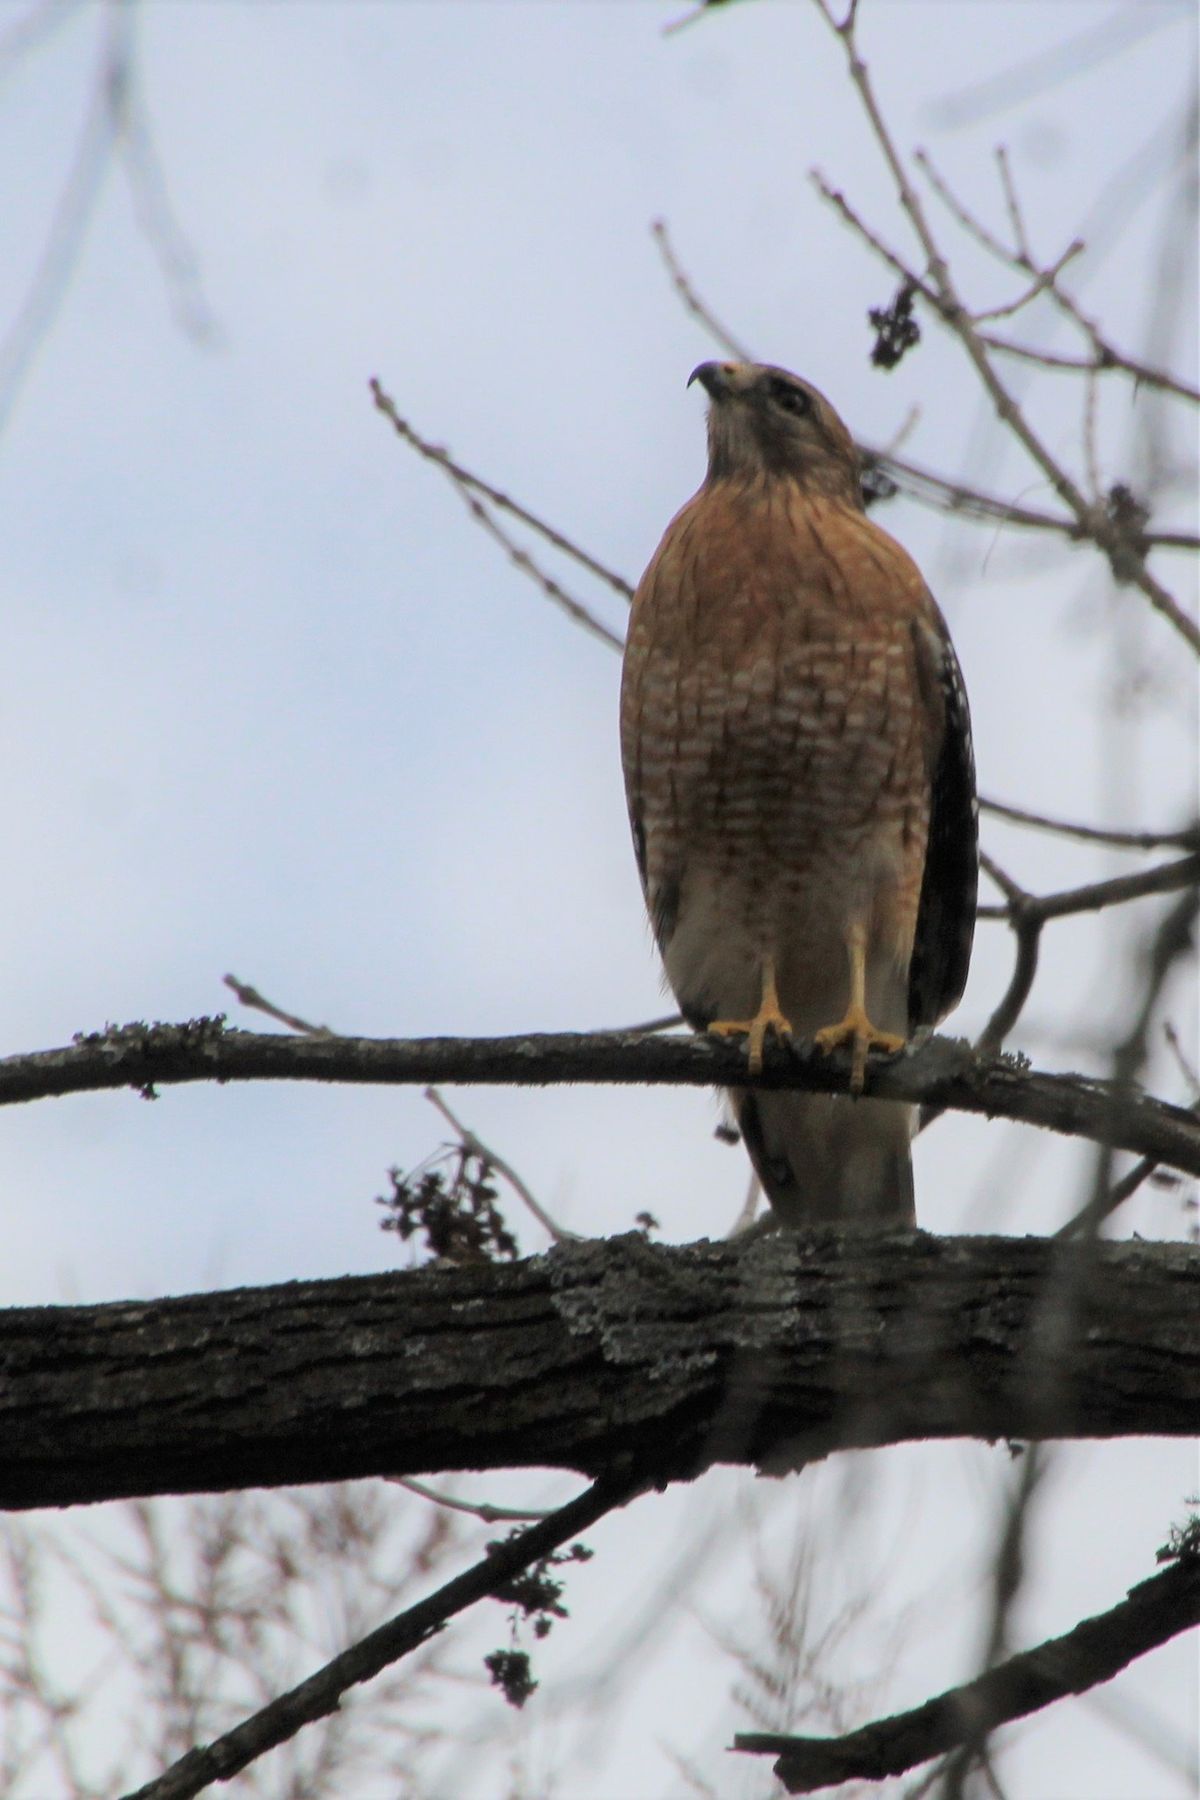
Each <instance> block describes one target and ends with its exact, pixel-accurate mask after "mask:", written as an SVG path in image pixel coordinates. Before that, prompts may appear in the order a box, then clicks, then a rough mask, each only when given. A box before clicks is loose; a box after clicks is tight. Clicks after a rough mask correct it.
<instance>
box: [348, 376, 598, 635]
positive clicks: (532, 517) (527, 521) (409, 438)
mask: <svg viewBox="0 0 1200 1800" xmlns="http://www.w3.org/2000/svg"><path fill="white" fill-rule="evenodd" d="M370 389H371V397H372V399H373V400H374V402H375V405H376V407H377V409H378V410H379V411H380V412H381V413H382V414H383V416H384V418H385V419H388V420H389V421H390V422H391V425H392V427H393V429H394V430H395V432H396V434H397V436H399V437H402V438H403V439H404V441H405V443H406V444H410V445H411V446H412V448H413V449H414V450H415V451H417V453H418V455H420V456H423V457H425V458H426V460H427V461H429V462H432V463H436V464H437V466H438V468H439V469H441V470H442V471H443V473H444V474H445V475H447V476H448V477H449V479H450V480H451V481H452V482H453V483H454V484H455V486H456V487H460V488H465V489H466V490H468V491H469V492H471V493H474V494H477V495H481V496H482V497H483V499H485V500H486V501H487V502H488V503H489V505H491V506H494V507H496V508H498V509H499V511H501V512H506V513H511V515H512V517H513V518H514V519H519V520H520V522H521V524H522V525H528V526H529V528H530V530H531V531H536V532H537V533H538V535H539V537H543V538H545V540H546V542H547V543H548V544H552V545H553V546H554V548H555V549H556V550H561V551H562V553H563V555H564V556H569V557H571V558H572V559H573V560H574V561H575V562H577V563H579V564H580V565H581V566H582V567H583V568H585V569H586V570H587V571H588V573H589V574H591V575H595V576H598V577H599V579H600V580H601V581H604V582H607V583H608V585H609V587H610V588H612V590H613V592H614V593H617V594H620V595H621V596H622V598H623V599H626V600H629V599H631V598H632V596H633V589H632V587H631V586H630V584H629V583H628V582H627V581H626V580H625V578H624V576H622V575H618V574H617V572H616V570H615V569H610V568H608V567H607V565H606V564H604V563H602V562H601V561H600V560H599V558H598V557H595V556H592V555H591V553H590V552H589V551H587V550H584V549H581V547H580V546H579V545H578V544H576V543H574V542H573V541H572V540H571V539H570V538H569V537H567V536H565V534H564V533H563V532H561V531H557V530H556V529H555V527H554V526H553V525H548V524H547V523H546V521H545V519H542V518H539V517H538V515H537V514H536V513H533V512H530V510H529V508H528V507H526V506H522V505H521V504H520V503H519V502H518V501H516V500H513V499H511V498H510V496H509V495H508V494H504V493H501V491H500V489H499V488H495V487H493V486H492V485H491V483H490V482H487V481H484V480H483V479H482V477H481V476H479V475H475V474H473V473H472V471H471V470H470V469H468V468H465V467H464V466H463V464H462V463H460V462H456V461H455V459H454V458H453V457H452V456H451V455H450V453H449V452H448V451H447V450H444V449H443V448H442V446H441V445H440V444H433V443H430V442H429V440H428V439H427V438H423V437H421V436H420V434H419V433H418V432H417V431H416V430H415V429H414V428H413V426H412V425H410V424H409V422H408V420H407V419H405V418H402V417H401V415H400V413H399V412H398V411H397V409H396V403H395V401H394V400H392V399H391V398H390V396H389V395H388V394H387V393H386V392H385V390H384V388H383V386H382V385H381V383H380V382H379V381H378V380H377V379H375V378H374V377H373V378H372V380H371V382H370Z"/></svg>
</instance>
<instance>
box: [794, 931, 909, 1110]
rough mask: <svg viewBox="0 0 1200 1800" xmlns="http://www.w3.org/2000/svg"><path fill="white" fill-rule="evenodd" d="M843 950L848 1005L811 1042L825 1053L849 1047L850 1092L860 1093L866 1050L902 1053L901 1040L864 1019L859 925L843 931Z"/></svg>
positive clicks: (864, 944) (862, 937)
mask: <svg viewBox="0 0 1200 1800" xmlns="http://www.w3.org/2000/svg"><path fill="white" fill-rule="evenodd" d="M846 949H847V951H848V952H849V956H850V1004H849V1006H848V1007H847V1008H846V1016H845V1018H844V1019H842V1020H841V1022H840V1023H839V1024H837V1025H826V1026H825V1028H824V1030H822V1031H818V1032H816V1033H815V1034H814V1037H813V1042H814V1044H815V1045H816V1046H817V1049H818V1050H823V1051H824V1052H825V1053H826V1054H828V1053H829V1051H830V1050H840V1049H841V1048H842V1046H843V1045H844V1044H849V1045H850V1047H851V1062H850V1092H851V1093H852V1094H861V1093H862V1091H863V1081H864V1079H865V1077H866V1072H867V1052H868V1050H886V1051H888V1052H894V1051H896V1050H903V1048H904V1039H903V1038H902V1037H897V1036H896V1034H895V1032H893V1031H880V1030H879V1029H878V1028H877V1027H876V1026H874V1025H872V1023H871V1021H870V1019H869V1018H868V1017H867V934H866V930H865V928H864V927H863V926H862V925H860V924H854V925H851V926H850V927H849V929H848V931H847V932H846Z"/></svg>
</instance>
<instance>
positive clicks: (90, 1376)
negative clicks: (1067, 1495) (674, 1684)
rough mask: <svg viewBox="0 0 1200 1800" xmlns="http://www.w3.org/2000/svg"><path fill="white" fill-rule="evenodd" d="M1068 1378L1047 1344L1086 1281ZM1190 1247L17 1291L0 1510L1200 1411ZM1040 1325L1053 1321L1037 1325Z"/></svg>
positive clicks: (588, 1256) (930, 1242) (718, 1455)
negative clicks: (166, 1289) (162, 1291)
mask: <svg viewBox="0 0 1200 1800" xmlns="http://www.w3.org/2000/svg"><path fill="white" fill-rule="evenodd" d="M1085 1255H1086V1256H1087V1257H1089V1258H1090V1259H1091V1260H1090V1261H1089V1262H1088V1266H1087V1269H1086V1278H1085V1279H1084V1280H1083V1281H1082V1283H1081V1284H1080V1293H1079V1296H1078V1311H1077V1314H1076V1315H1074V1329H1073V1331H1072V1333H1071V1337H1070V1341H1069V1342H1067V1343H1066V1344H1064V1346H1063V1348H1062V1352H1061V1355H1058V1356H1057V1357H1056V1367H1055V1369H1054V1371H1053V1384H1054V1385H1053V1392H1052V1393H1050V1392H1049V1390H1048V1389H1047V1385H1046V1381H1045V1380H1043V1379H1042V1373H1041V1372H1042V1370H1043V1368H1044V1360H1043V1359H1041V1358H1039V1357H1038V1356H1037V1355H1036V1354H1034V1352H1035V1351H1036V1348H1037V1343H1036V1342H1035V1334H1036V1333H1037V1332H1038V1331H1039V1330H1040V1329H1041V1326H1040V1321H1041V1320H1042V1319H1043V1317H1044V1312H1045V1307H1046V1304H1047V1297H1048V1296H1053V1295H1055V1294H1057V1293H1058V1292H1059V1291H1061V1290H1062V1289H1064V1287H1066V1288H1070V1287H1071V1286H1072V1285H1073V1272H1074V1271H1075V1270H1076V1268H1077V1267H1078V1266H1079V1265H1080V1263H1081V1259H1082V1258H1083V1257H1084V1256H1085ZM1198 1273H1200V1252H1197V1250H1196V1249H1195V1248H1194V1247H1193V1246H1191V1245H1187V1244H1166V1243H1160V1244H1147V1243H1140V1242H1134V1243H1119V1244H1118V1243H1101V1244H1097V1245H1088V1246H1079V1245H1076V1244H1068V1243H1058V1244H1054V1243H1048V1242H1046V1241H1045V1240H1042V1239H1036V1238H950V1239H940V1238H934V1237H929V1236H927V1235H926V1234H924V1233H920V1232H908V1231H902V1232H891V1233H889V1232H862V1231H857V1232H856V1231H854V1230H852V1229H847V1230H842V1231H839V1230H836V1229H832V1228H831V1229H827V1230H823V1231H820V1232H815V1231H814V1232H811V1233H806V1234H804V1235H803V1236H799V1235H790V1234H789V1235H784V1234H782V1233H771V1234H767V1235H765V1236H761V1237H755V1238H753V1239H751V1240H750V1241H747V1240H746V1239H741V1240H738V1241H736V1242H732V1243H730V1242H723V1243H706V1242H704V1243H699V1244H692V1245H686V1246H666V1245H658V1244H650V1243H648V1242H647V1241H646V1239H645V1238H644V1237H643V1236H642V1235H641V1234H640V1233H631V1234H629V1235H627V1236H624V1237H620V1238H615V1239H611V1240H607V1241H604V1240H596V1241H593V1242H590V1243H584V1244H571V1245H564V1246H558V1247H556V1248H555V1249H554V1250H552V1251H550V1252H549V1253H548V1254H546V1255H544V1256H536V1257H531V1258H529V1259H527V1260H526V1261H523V1262H518V1263H505V1264H490V1263H479V1264H472V1265H471V1266H469V1267H458V1268H453V1267H447V1266H445V1265H442V1264H436V1265H431V1266H429V1267H426V1268H422V1269H417V1270H413V1271H409V1272H407V1273H398V1274H393V1275H371V1276H357V1277H344V1278H342V1279H340V1280H336V1281H304V1282H289V1283H286V1284H285V1285H283V1286H279V1287H273V1288H264V1289H238V1290H233V1291H229V1292H223V1293H214V1294H194V1295H188V1296H185V1297H183V1298H174V1299H168V1300H157V1301H152V1302H141V1301H127V1302H121V1303H119V1304H116V1305H111V1304H110V1305H103V1306H64V1307H31V1308H24V1309H16V1308H14V1309H11V1310H9V1311H7V1312H0V1366H3V1368H4V1370H5V1382H4V1385H3V1387H2V1388H0V1446H3V1448H2V1451H0V1506H3V1507H8V1508H13V1509H22V1508H27V1507H35V1506H67V1505H75V1504H80V1503H90V1502H94V1501H98V1500H108V1499H117V1498H122V1497H126V1496H129V1495H135V1494H153V1493H193V1492H208V1491H214V1490H227V1489H234V1488H244V1487H273V1486H280V1485H287V1484H290V1483H294V1482H308V1481H343V1480H350V1479H354V1478H357V1477H363V1476H372V1475H383V1474H389V1475H418V1476H420V1475H425V1474H429V1473H432V1472H434V1471H439V1472H444V1471H450V1470H463V1469H475V1470H479V1469H499V1468H505V1469H508V1468H534V1467H536V1468H547V1467H550V1468H558V1469H569V1470H572V1471H575V1472H578V1473H581V1474H585V1475H591V1476H600V1475H604V1474H605V1473H611V1472H612V1471H614V1470H628V1469H630V1468H632V1467H634V1466H636V1467H638V1468H640V1469H641V1470H642V1472H643V1475H644V1476H645V1477H646V1478H647V1479H648V1480H655V1481H658V1482H660V1483H662V1482H666V1481H670V1480H675V1479H691V1478H692V1477H694V1476H695V1475H697V1474H699V1473H700V1472H702V1471H703V1470H704V1469H706V1468H708V1467H710V1466H711V1465H712V1464H713V1463H717V1462H731V1463H752V1464H755V1465H757V1466H759V1467H763V1468H767V1469H769V1470H770V1471H771V1472H773V1473H781V1472H783V1471H785V1470H787V1469H791V1468H795V1467H797V1466H798V1465H799V1464H801V1463H802V1462H805V1461H811V1460H812V1459H814V1458H816V1457H820V1456H824V1455H826V1454H827V1453H829V1452H830V1451H832V1450H836V1449H845V1448H862V1447H869V1446H878V1445H883V1444H895V1443H902V1442H909V1441H913V1440H922V1439H928V1438H950V1437H978V1438H986V1439H994V1438H1001V1437H1007V1438H1036V1437H1046V1436H1055V1437H1060V1436H1062V1437H1102V1438H1106V1437H1113V1436H1120V1435H1124V1434H1128V1433H1137V1434H1139V1435H1171V1436H1176V1435H1190V1434H1194V1433H1197V1432H1200V1308H1198V1307H1197V1306H1196V1288H1197V1277H1198ZM1038 1341H1040V1340H1038Z"/></svg>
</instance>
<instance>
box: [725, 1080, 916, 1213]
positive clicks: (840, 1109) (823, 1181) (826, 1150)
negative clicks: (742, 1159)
mask: <svg viewBox="0 0 1200 1800" xmlns="http://www.w3.org/2000/svg"><path fill="white" fill-rule="evenodd" d="M730 1100H731V1101H732V1103H733V1110H734V1114H735V1116H736V1118H737V1122H738V1125H739V1127H740V1128H741V1133H742V1137H743V1139H744V1141H745V1145H746V1149H747V1150H748V1151H749V1152H750V1160H751V1162H752V1163H753V1164H754V1167H755V1169H756V1171H757V1173H758V1178H759V1180H760V1181H761V1182H762V1184H763V1189H764V1191H765V1193H766V1196H767V1199H768V1200H769V1201H770V1202H771V1206H772V1209H773V1210H774V1211H775V1213H776V1214H777V1215H778V1217H779V1220H780V1223H781V1224H782V1225H784V1226H785V1227H788V1226H791V1227H803V1226H806V1225H837V1224H841V1225H846V1224H853V1223H856V1222H859V1223H862V1224H884V1223H888V1222H891V1223H893V1224H896V1225H912V1224H915V1222H916V1213H915V1209H914V1204H913V1176H912V1156H911V1154H910V1149H909V1145H910V1142H911V1138H912V1115H913V1110H914V1109H913V1108H912V1107H911V1106H906V1105H904V1104H903V1103H901V1102H900V1101H897V1100H852V1099H850V1098H848V1097H847V1096H846V1095H844V1094H799V1093H792V1092H786V1093H780V1092H773V1091H763V1090H757V1089H756V1090H754V1091H753V1092H752V1091H750V1090H749V1089H747V1088H736V1089H734V1090H733V1091H732V1092H731V1094H730Z"/></svg>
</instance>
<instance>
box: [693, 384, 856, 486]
mask: <svg viewBox="0 0 1200 1800" xmlns="http://www.w3.org/2000/svg"><path fill="white" fill-rule="evenodd" d="M693 381H698V382H699V383H700V385H701V387H703V389H704V391H705V392H706V393H707V395H708V397H709V399H710V400H711V402H712V404H711V406H710V407H709V409H708V479H709V480H710V481H724V480H729V479H734V480H737V479H738V478H739V477H741V478H745V477H754V476H756V475H769V476H784V477H788V478H790V479H791V480H793V481H798V482H800V483H801V484H802V485H803V486H805V487H807V488H810V489H812V490H814V491H816V492H818V493H823V494H828V495H829V496H830V498H832V499H838V500H846V501H848V502H849V503H850V504H851V505H852V506H861V504H862V500H861V493H860V488H859V460H858V452H857V450H856V449H855V448H854V440H853V438H852V437H851V436H850V433H849V432H848V431H847V430H846V427H845V426H844V425H843V424H842V421H841V420H840V419H839V418H838V416H837V414H836V413H835V412H834V410H833V408H832V406H830V404H829V402H828V400H826V398H825V396H824V395H823V394H820V393H818V392H817V390H816V388H815V387H811V386H810V385H809V383H808V382H807V381H801V380H800V378H799V376H797V375H791V374H789V373H788V371H787V370H786V369H776V368H774V367H772V365H771V364H770V363H737V362H723V363H720V362H707V363H701V364H700V366H699V368H697V369H693V370H692V373H691V375H690V376H689V378H688V386H689V387H690V386H691V384H692V382H693Z"/></svg>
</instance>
